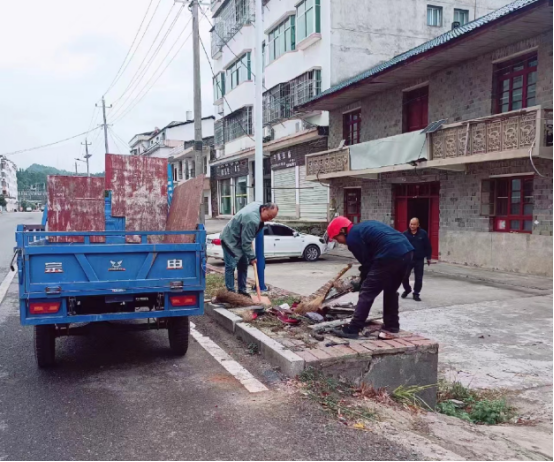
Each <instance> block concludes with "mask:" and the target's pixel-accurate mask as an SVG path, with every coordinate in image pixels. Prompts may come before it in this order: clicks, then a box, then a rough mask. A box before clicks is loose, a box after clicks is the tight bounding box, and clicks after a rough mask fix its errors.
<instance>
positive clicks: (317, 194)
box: [298, 166, 329, 221]
mask: <svg viewBox="0 0 554 462" xmlns="http://www.w3.org/2000/svg"><path fill="white" fill-rule="evenodd" d="M298 171H299V174H300V218H304V219H305V220H321V221H326V220H327V208H328V206H329V187H328V186H323V185H321V184H320V183H319V182H316V181H306V167H305V166H302V167H299V168H298ZM304 188H306V189H304ZM308 188H309V189H308Z"/></svg>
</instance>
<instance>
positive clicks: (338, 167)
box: [306, 148, 350, 176]
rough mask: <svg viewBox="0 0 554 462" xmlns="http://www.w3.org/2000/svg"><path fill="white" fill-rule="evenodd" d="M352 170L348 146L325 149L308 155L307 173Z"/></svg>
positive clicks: (317, 174) (318, 173) (315, 173)
mask: <svg viewBox="0 0 554 462" xmlns="http://www.w3.org/2000/svg"><path fill="white" fill-rule="evenodd" d="M348 170H350V151H349V150H348V148H345V149H338V150H337V149H335V150H332V151H325V152H322V153H318V154H309V155H307V156H306V175H308V176H310V175H315V176H319V175H323V174H328V173H337V172H345V171H348Z"/></svg>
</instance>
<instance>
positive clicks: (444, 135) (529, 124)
mask: <svg viewBox="0 0 554 462" xmlns="http://www.w3.org/2000/svg"><path fill="white" fill-rule="evenodd" d="M541 113H542V111H541V109H540V108H538V107H535V108H529V109H527V110H523V111H517V112H515V111H513V112H511V113H506V114H496V115H494V116H491V117H486V118H481V119H477V120H472V121H468V122H460V123H456V124H451V125H445V126H443V128H441V129H440V130H438V131H436V132H435V133H432V134H431V149H432V159H448V158H452V157H463V156H472V155H475V154H486V153H489V152H499V151H511V150H514V149H524V148H530V147H531V145H532V144H533V142H534V141H535V137H536V136H537V123H538V122H537V121H538V120H540V119H541Z"/></svg>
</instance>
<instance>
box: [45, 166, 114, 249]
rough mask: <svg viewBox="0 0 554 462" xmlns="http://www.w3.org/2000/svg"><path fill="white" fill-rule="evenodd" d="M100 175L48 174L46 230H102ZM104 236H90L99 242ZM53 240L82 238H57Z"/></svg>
mask: <svg viewBox="0 0 554 462" xmlns="http://www.w3.org/2000/svg"><path fill="white" fill-rule="evenodd" d="M104 229H105V219H104V178H98V177H90V178H89V177H84V176H49V177H48V231H104ZM103 240H104V238H92V239H91V241H92V242H103ZM57 242H83V239H82V238H58V239H57Z"/></svg>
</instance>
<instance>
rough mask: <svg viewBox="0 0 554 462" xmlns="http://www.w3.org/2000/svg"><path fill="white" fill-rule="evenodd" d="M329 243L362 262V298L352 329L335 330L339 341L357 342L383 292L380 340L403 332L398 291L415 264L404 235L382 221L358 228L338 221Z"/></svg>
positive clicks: (343, 219) (341, 219)
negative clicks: (342, 245)
mask: <svg viewBox="0 0 554 462" xmlns="http://www.w3.org/2000/svg"><path fill="white" fill-rule="evenodd" d="M327 236H328V239H329V240H332V239H334V240H335V241H337V242H339V243H340V244H346V245H347V246H348V250H350V252H352V253H353V254H354V257H356V259H357V260H358V261H359V262H360V264H361V266H360V282H361V286H360V296H359V299H358V305H357V306H356V310H355V311H354V316H353V318H352V321H351V322H350V324H349V325H347V326H344V327H343V328H342V329H335V330H334V333H335V334H336V335H338V336H340V337H345V338H356V337H358V335H359V333H360V331H361V330H362V329H363V328H364V326H365V322H366V320H367V317H368V316H369V310H370V309H371V306H372V305H373V301H374V300H375V298H376V297H377V296H378V295H379V294H380V293H381V292H383V326H382V328H381V332H380V334H379V338H391V337H394V335H393V334H395V333H397V332H398V331H399V330H400V323H399V320H398V292H397V291H398V288H399V287H400V284H401V283H402V279H403V278H404V275H405V274H406V271H407V269H408V267H409V265H410V262H411V261H412V253H413V250H414V248H413V247H412V245H411V244H410V243H409V242H408V239H406V236H404V235H403V234H402V233H401V232H399V231H396V230H395V229H393V228H391V227H390V226H388V225H386V224H384V223H381V222H379V221H374V220H368V221H364V222H362V223H359V224H357V225H354V224H352V222H351V221H350V220H349V219H348V218H346V217H342V216H339V217H337V218H335V219H334V220H333V221H331V223H329V226H328V228H327Z"/></svg>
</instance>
